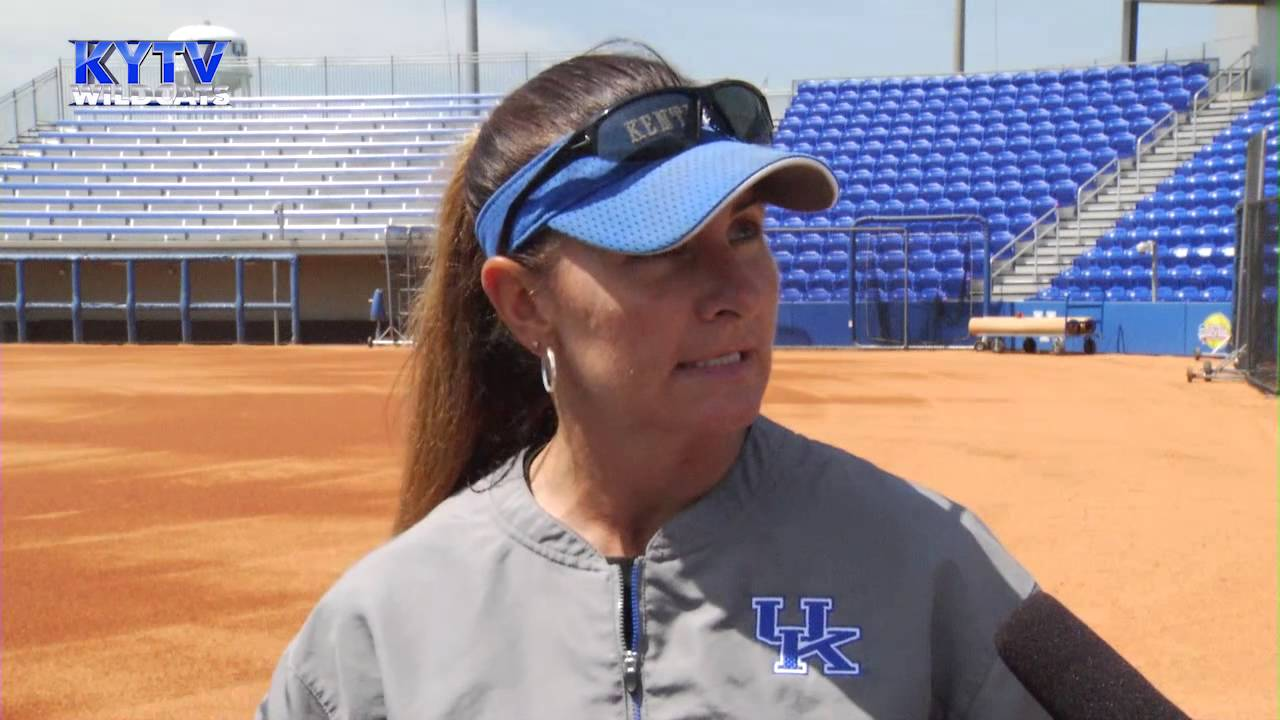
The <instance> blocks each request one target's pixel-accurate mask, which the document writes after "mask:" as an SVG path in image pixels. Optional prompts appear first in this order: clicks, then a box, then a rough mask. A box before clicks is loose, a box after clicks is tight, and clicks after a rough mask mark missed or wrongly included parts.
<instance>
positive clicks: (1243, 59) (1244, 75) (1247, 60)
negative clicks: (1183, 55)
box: [1189, 50, 1253, 133]
mask: <svg viewBox="0 0 1280 720" xmlns="http://www.w3.org/2000/svg"><path fill="white" fill-rule="evenodd" d="M1241 63H1244V64H1243V66H1242V67H1240V68H1239V69H1235V70H1233V68H1235V67H1236V65H1240V64H1241ZM1252 69H1253V51H1252V50H1246V51H1244V53H1243V54H1242V55H1240V57H1238V58H1236V59H1235V61H1233V62H1232V63H1231V64H1230V65H1228V66H1226V67H1225V68H1222V69H1221V70H1219V71H1218V72H1216V73H1214V75H1213V77H1211V78H1209V82H1207V83H1205V84H1204V87H1202V88H1200V89H1199V90H1197V91H1195V93H1194V94H1192V96H1191V104H1190V106H1189V107H1190V113H1191V131H1192V132H1193V133H1194V132H1195V131H1196V116H1197V114H1198V112H1199V110H1200V101H1199V100H1198V98H1199V97H1200V95H1202V94H1204V93H1206V92H1209V89H1210V88H1212V87H1213V86H1214V85H1215V84H1216V83H1218V82H1219V81H1220V80H1221V78H1223V77H1224V76H1225V77H1226V78H1227V89H1228V90H1229V89H1230V88H1231V87H1232V86H1233V85H1235V83H1236V80H1248V78H1249V72H1250V71H1251V70H1252ZM1232 75H1234V76H1235V79H1232V77H1231V76H1232ZM1222 92H1223V91H1222V90H1219V91H1217V92H1214V93H1213V94H1212V96H1210V97H1208V98H1207V99H1206V101H1205V103H1204V104H1205V105H1206V106H1207V105H1209V104H1210V103H1212V102H1213V101H1214V100H1215V99H1217V97H1218V95H1221V94H1222ZM1227 111H1228V112H1234V111H1235V98H1230V97H1229V98H1227Z"/></svg>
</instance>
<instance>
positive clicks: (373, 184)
mask: <svg viewBox="0 0 1280 720" xmlns="http://www.w3.org/2000/svg"><path fill="white" fill-rule="evenodd" d="M498 97H499V96H498V95H493V94H458V95H364V96H320V97H318V96H301V97H294V96H289V97H234V98H232V99H231V104H230V105H227V106H223V107H181V108H147V107H87V108H77V109H75V110H74V111H72V117H70V118H68V119H62V120H54V121H51V122H44V123H41V124H39V125H37V126H36V127H35V128H34V129H33V130H31V131H29V132H27V133H24V134H22V135H20V136H19V137H18V138H16V139H15V140H14V141H13V142H11V143H9V144H7V145H3V146H0V248H2V249H3V250H5V251H56V250H131V251H132V250H152V249H158V248H167V249H173V250H181V251H191V252H200V251H211V250H212V251H218V250H226V249H246V248H251V249H254V250H289V251H295V252H302V253H304V254H306V253H331V252H337V253H351V252H355V253H371V252H377V253H381V252H383V251H384V249H385V247H386V233H387V228H388V227H389V226H394V227H397V228H404V227H417V228H430V227H431V226H432V222H433V218H434V213H435V208H436V205H437V203H438V202H439V198H440V193H441V191H442V189H443V185H444V181H445V176H446V174H447V171H448V170H447V168H448V164H449V162H450V158H451V156H452V148H453V146H454V145H456V144H457V143H458V142H459V140H460V139H461V138H462V137H463V136H465V135H466V134H467V133H468V132H470V131H471V130H472V129H474V128H475V127H476V126H477V125H478V124H479V123H480V122H481V121H482V120H483V118H484V117H485V116H486V115H487V113H488V112H489V110H490V109H492V107H493V106H494V105H495V104H496V103H497V100H498Z"/></svg>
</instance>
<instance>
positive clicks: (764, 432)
mask: <svg viewBox="0 0 1280 720" xmlns="http://www.w3.org/2000/svg"><path fill="white" fill-rule="evenodd" d="M780 431H781V432H785V431H784V430H783V429H782V428H781V427H780V426H778V425H777V424H776V423H774V422H773V421H771V420H769V419H768V418H765V417H764V416H758V417H757V418H756V419H755V420H754V421H753V422H752V423H751V425H750V427H749V428H748V430H747V434H746V438H745V440H744V441H743V444H742V448H741V449H740V450H739V451H738V457H737V459H736V460H735V461H734V463H733V465H731V466H730V468H729V472H728V473H727V474H726V475H725V477H724V478H723V479H722V480H721V481H720V482H719V483H717V484H716V485H715V486H714V487H713V488H712V489H711V491H710V492H708V493H707V494H706V495H704V496H702V497H701V498H699V499H698V500H697V501H696V502H694V503H693V504H692V505H690V506H688V507H686V508H685V509H683V510H681V511H680V512H679V513H677V514H676V515H675V517H673V518H671V519H670V520H669V521H667V524H666V525H664V526H663V527H662V528H661V529H659V530H658V532H657V534H655V535H654V536H653V538H652V539H651V540H650V541H649V544H648V546H647V547H646V549H645V554H644V557H645V558H646V559H647V560H651V561H657V562H661V561H663V560H667V559H673V558H678V557H682V556H685V555H688V554H690V553H693V552H697V551H698V550H701V549H703V548H705V547H707V546H709V545H711V544H712V543H714V542H715V541H716V540H717V539H718V538H719V537H721V536H723V535H725V534H727V533H728V532H730V531H731V530H732V529H733V528H734V527H735V526H738V525H740V524H741V523H743V521H744V520H745V519H746V518H747V517H748V516H749V515H750V514H752V513H753V512H756V510H757V508H758V507H759V505H760V503H759V502H757V498H758V496H760V495H761V494H762V493H763V492H764V491H766V490H767V489H768V488H769V487H770V486H771V485H772V476H771V473H770V472H769V467H770V463H769V457H770V450H771V448H772V447H773V445H774V443H775V442H776V437H777V434H778V433H779V432H780ZM530 450H531V449H530V448H526V449H524V450H522V451H520V452H519V453H517V454H516V455H515V456H514V457H512V458H510V459H508V460H507V461H506V462H504V463H503V464H502V466H501V467H499V468H498V469H497V470H495V471H494V472H493V473H492V474H491V475H490V476H489V478H488V479H487V480H485V481H483V482H482V486H481V487H479V488H477V489H478V490H481V491H483V492H485V493H486V494H487V495H488V496H489V499H490V506H491V508H492V510H493V512H494V516H495V518H496V520H497V521H498V523H499V525H500V526H502V528H503V529H504V530H505V531H506V532H507V533H508V534H509V535H510V536H511V537H512V538H513V539H514V540H515V541H517V542H519V543H520V544H521V545H524V546H525V547H527V548H528V549H530V550H532V551H533V552H535V553H537V554H539V555H542V556H543V557H546V558H548V559H550V560H553V561H555V562H558V563H561V564H563V565H568V566H571V567H576V568H581V569H585V570H601V571H603V570H605V569H606V568H607V567H608V562H607V561H606V560H605V558H604V557H603V556H602V555H600V553H599V552H597V551H596V549H595V548H594V547H592V546H591V545H590V544H589V543H588V542H587V541H586V540H584V539H583V538H582V536H580V535H578V534H577V533H576V532H574V531H573V530H571V529H569V528H568V527H566V526H564V525H563V524H561V523H560V521H559V520H557V519H555V518H554V517H552V516H551V515H550V514H549V513H547V512H546V511H545V510H543V509H542V507H541V506H540V505H538V502H537V501H536V500H535V499H534V497H533V493H532V492H531V491H530V489H529V483H528V478H526V477H525V473H524V460H525V456H526V455H527V454H528V453H529V452H530Z"/></svg>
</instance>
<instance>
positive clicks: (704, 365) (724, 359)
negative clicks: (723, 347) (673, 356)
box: [676, 350, 748, 370]
mask: <svg viewBox="0 0 1280 720" xmlns="http://www.w3.org/2000/svg"><path fill="white" fill-rule="evenodd" d="M747 357H748V354H747V352H746V351H743V350H735V351H733V352H730V353H725V354H724V355H718V356H716V357H712V358H707V359H705V360H694V361H691V362H682V363H680V364H679V365H677V366H676V369H677V370H716V369H724V368H732V367H734V366H737V365H740V364H742V362H743V361H745V360H746V359H747Z"/></svg>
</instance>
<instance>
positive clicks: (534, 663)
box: [257, 417, 1047, 720]
mask: <svg viewBox="0 0 1280 720" xmlns="http://www.w3.org/2000/svg"><path fill="white" fill-rule="evenodd" d="M523 455H524V453H521V454H520V455H519V456H517V457H515V458H512V460H511V461H509V462H508V463H506V464H505V465H503V466H502V467H501V468H499V469H498V470H497V471H495V472H494V473H493V474H491V475H490V476H489V477H488V478H486V479H485V480H484V481H482V482H480V483H477V484H476V485H475V486H474V487H473V488H471V489H470V490H466V491H463V492H460V493H458V494H456V495H454V496H453V497H452V498H450V499H449V500H447V501H446V502H444V503H443V504H441V505H440V506H439V507H437V508H436V509H435V510H433V511H432V512H431V513H430V515H428V516H427V517H426V518H425V519H424V520H422V521H421V522H419V523H418V524H416V525H415V526H413V527H412V528H410V529H409V530H407V531H406V532H404V533H402V534H401V535H399V536H397V537H396V538H394V539H392V540H391V541H389V542H387V543H386V544H385V545H383V546H382V547H380V548H378V549H376V550H374V551H373V552H371V553H369V555H367V556H366V557H364V558H363V559H362V560H360V561H359V562H358V563H356V564H355V565H354V566H353V567H352V568H351V569H350V570H348V571H347V572H346V574H344V575H343V577H342V578H341V579H340V580H338V582H337V583H336V584H335V585H334V586H333V587H332V588H331V589H330V590H329V591H328V592H327V593H326V594H325V595H324V597H323V598H322V599H321V600H320V603H319V604H318V605H317V606H316V607H315V609H314V610H313V611H312V613H311V615H310V617H308V618H307V620H306V623H305V624H304V625H303V627H302V629H301V631H300V632H299V633H298V634H297V636H296V637H295V638H294V639H293V641H292V642H290V643H289V646H288V648H287V649H286V650H285V652H284V656H283V657H282V658H281V660H280V662H279V665H278V667H277V668H276V671H275V674H274V676H273V677H272V679H271V686H270V688H269V690H268V692H267V694H266V697H265V698H264V699H263V701H262V704H261V705H260V707H259V708H258V714H257V717H258V718H262V719H264V720H302V719H303V718H306V719H308V720H310V719H317V720H319V719H324V720H355V719H357V718H358V719H361V720H364V719H370V720H372V719H374V718H392V719H394V720H410V719H414V720H418V719H421V720H427V719H431V718H475V719H481V718H493V719H499V718H500V719H501V720H510V719H511V718H555V719H557V720H565V719H568V718H574V719H577V718H592V719H593V720H594V719H595V718H604V717H615V718H662V719H664V720H675V719H677V718H849V719H851V720H852V719H855V718H874V719H876V720H890V719H893V720H897V719H899V718H901V719H903V720H907V719H911V720H916V719H918V720H934V719H937V718H948V719H955V720H961V719H967V720H1005V719H1009V720H1013V719H1017V720H1029V719H1030V720H1036V719H1039V718H1047V715H1046V714H1045V713H1044V711H1043V710H1042V709H1041V708H1040V707H1039V705H1037V704H1036V702H1035V701H1034V699H1032V698H1031V697H1030V696H1029V695H1028V694H1027V691H1026V690H1025V689H1024V688H1023V687H1022V686H1021V684H1019V683H1018V681H1017V680H1016V679H1015V678H1014V677H1013V676H1012V675H1011V674H1010V672H1009V671H1008V669H1007V668H1006V667H1005V666H1004V664H1003V663H1002V662H1001V661H1000V660H999V658H998V657H997V656H996V652H995V648H994V646H993V644H992V635H993V633H994V631H995V629H996V628H997V626H998V625H999V624H1000V622H1001V621H1002V620H1003V619H1004V618H1005V617H1006V616H1007V615H1008V614H1009V613H1010V612H1011V611H1012V610H1013V609H1014V607H1015V606H1017V604H1018V603H1019V601H1020V600H1021V599H1022V598H1024V597H1026V596H1027V595H1028V594H1030V593H1031V592H1032V591H1033V590H1034V589H1035V584H1034V582H1033V580H1032V579H1031V577H1030V576H1029V575H1028V574H1027V573H1026V571H1024V570H1023V569H1022V568H1021V567H1020V566H1019V565H1018V564H1017V563H1016V562H1015V561H1014V560H1013V559H1012V558H1011V557H1010V556H1009V555H1008V554H1007V553H1006V552H1005V550H1004V549H1003V548H1002V547H1001V546H1000V545H999V543H998V542H997V541H996V540H995V539H994V538H993V537H992V535H991V533H990V532H989V531H988V530H987V528H986V527H985V526H984V525H983V524H982V523H981V521H979V520H978V518H976V517H975V516H974V515H973V514H971V513H970V512H968V511H967V510H965V509H964V508H963V507H960V506H959V505H956V504H954V503H952V502H950V501H948V500H947V499H946V498H943V497H941V496H939V495H937V494H935V493H932V492H929V491H927V490H924V489H921V488H919V487H916V486H914V485H912V484H910V483H907V482H905V481H903V480H901V479H899V478H896V477H893V476H891V475H889V474H888V473H886V472H884V471H883V470H880V469H878V468H876V467H875V466H873V465H871V464H869V463H867V462H865V461H863V460H860V459H858V458H856V457H853V456H851V455H849V454H848V453H845V452H843V451H841V450H838V449H836V448H832V447H830V446H827V445H823V444H821V443H818V442H815V441H813V440H809V439H807V438H804V437H802V436H800V435H797V434H795V433H793V432H791V431H789V430H787V429H786V428H783V427H781V426H779V425H777V424H775V423H773V422H772V421H770V420H768V419H765V418H763V417H761V418H759V419H757V420H756V421H755V422H754V423H753V424H752V426H751V430H750V432H749V433H748V436H747V441H746V442H745V444H744V445H743V448H742V451H741V454H740V455H739V458H738V460H737V461H736V463H735V464H734V466H733V468H732V469H731V471H730V472H729V474H728V475H727V476H726V478H725V479H724V480H723V481H721V482H720V483H719V484H718V485H717V486H716V487H715V488H714V489H713V490H712V491H711V492H710V493H708V494H707V495H706V496H705V497H703V498H702V499H700V500H699V501H698V502H696V503H694V504H693V505H692V506H690V507H688V508H686V509H685V510H684V511H682V512H681V513H680V514H678V515H677V516H676V517H675V518H673V519H672V520H671V521H670V522H668V523H667V525H666V526H665V527H663V528H662V530H661V531H660V532H659V533H658V534H657V535H656V536H654V538H653V539H652V541H651V542H650V543H649V545H648V547H647V549H646V551H645V553H644V555H643V557H641V558H639V559H638V560H637V561H636V562H635V563H634V565H633V566H631V567H630V569H629V572H628V571H627V570H625V569H624V568H623V566H621V565H618V564H613V563H610V562H608V561H607V560H606V559H605V558H603V557H601V556H600V555H599V554H598V553H597V552H596V551H595V550H594V549H593V548H592V547H591V546H589V545H588V544H587V543H586V542H585V541H583V540H582V539H581V538H580V537H579V536H578V535H576V534H575V533H573V532H572V531H571V530H568V529H567V528H565V527H564V526H562V525H561V524H559V523H558V522H557V521H556V520H554V519H553V518H552V517H551V516H549V515H548V514H546V513H545V512H544V511H543V510H542V509H541V508H540V507H539V506H538V504H537V503H536V502H535V501H534V499H533V496H532V495H531V493H530V491H529V488H528V486H527V484H526V482H525V477H524V471H523ZM626 594H629V598H624V595H626ZM633 608H634V611H632V609H633ZM627 625H629V626H630V629H631V632H629V633H628V632H625V631H624V626H627ZM628 635H630V644H631V647H627V644H628Z"/></svg>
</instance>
